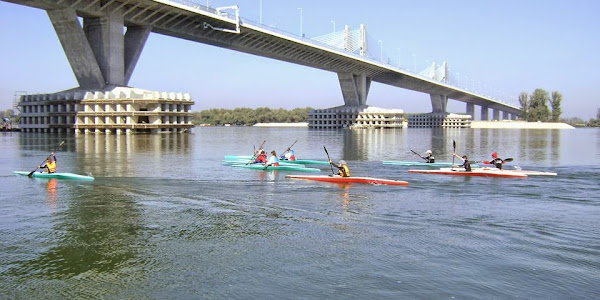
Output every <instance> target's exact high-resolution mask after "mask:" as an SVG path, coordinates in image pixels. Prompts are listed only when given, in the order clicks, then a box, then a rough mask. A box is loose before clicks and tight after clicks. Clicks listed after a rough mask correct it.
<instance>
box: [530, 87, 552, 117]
mask: <svg viewBox="0 0 600 300" xmlns="http://www.w3.org/2000/svg"><path fill="white" fill-rule="evenodd" d="M549 101H550V95H549V94H548V92H547V91H545V90H543V89H536V90H535V91H534V92H533V94H532V95H531V97H530V98H529V113H528V119H527V120H528V121H532V122H536V121H542V122H546V121H548V119H549V118H550V109H548V104H547V103H548V102H549Z"/></svg>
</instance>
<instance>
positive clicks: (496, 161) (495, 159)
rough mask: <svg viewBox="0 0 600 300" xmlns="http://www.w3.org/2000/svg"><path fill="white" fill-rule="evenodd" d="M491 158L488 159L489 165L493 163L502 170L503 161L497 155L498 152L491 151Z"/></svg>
mask: <svg viewBox="0 0 600 300" xmlns="http://www.w3.org/2000/svg"><path fill="white" fill-rule="evenodd" d="M492 158H493V159H492V160H490V165H494V166H495V167H496V168H498V169H500V170H502V164H503V163H504V160H503V159H502V158H499V157H498V153H496V152H493V153H492Z"/></svg>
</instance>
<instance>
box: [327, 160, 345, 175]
mask: <svg viewBox="0 0 600 300" xmlns="http://www.w3.org/2000/svg"><path fill="white" fill-rule="evenodd" d="M329 163H330V164H331V165H332V166H334V167H336V168H338V175H340V176H342V177H350V168H348V164H346V161H344V160H340V162H339V163H338V164H337V165H336V164H334V163H333V161H331V159H330V160H329Z"/></svg>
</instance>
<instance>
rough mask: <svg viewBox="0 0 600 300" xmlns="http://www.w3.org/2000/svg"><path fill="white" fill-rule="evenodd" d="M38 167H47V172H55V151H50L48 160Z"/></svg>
mask: <svg viewBox="0 0 600 300" xmlns="http://www.w3.org/2000/svg"><path fill="white" fill-rule="evenodd" d="M38 168H41V169H43V168H46V172H48V173H54V172H56V156H55V155H54V152H52V153H50V156H48V157H47V158H46V162H45V163H44V164H43V165H40V166H38Z"/></svg>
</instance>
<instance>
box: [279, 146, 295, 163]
mask: <svg viewBox="0 0 600 300" xmlns="http://www.w3.org/2000/svg"><path fill="white" fill-rule="evenodd" d="M280 159H282V160H296V155H295V153H294V150H292V149H290V148H287V149H285V151H284V152H283V154H282V155H281V157H280Z"/></svg>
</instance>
